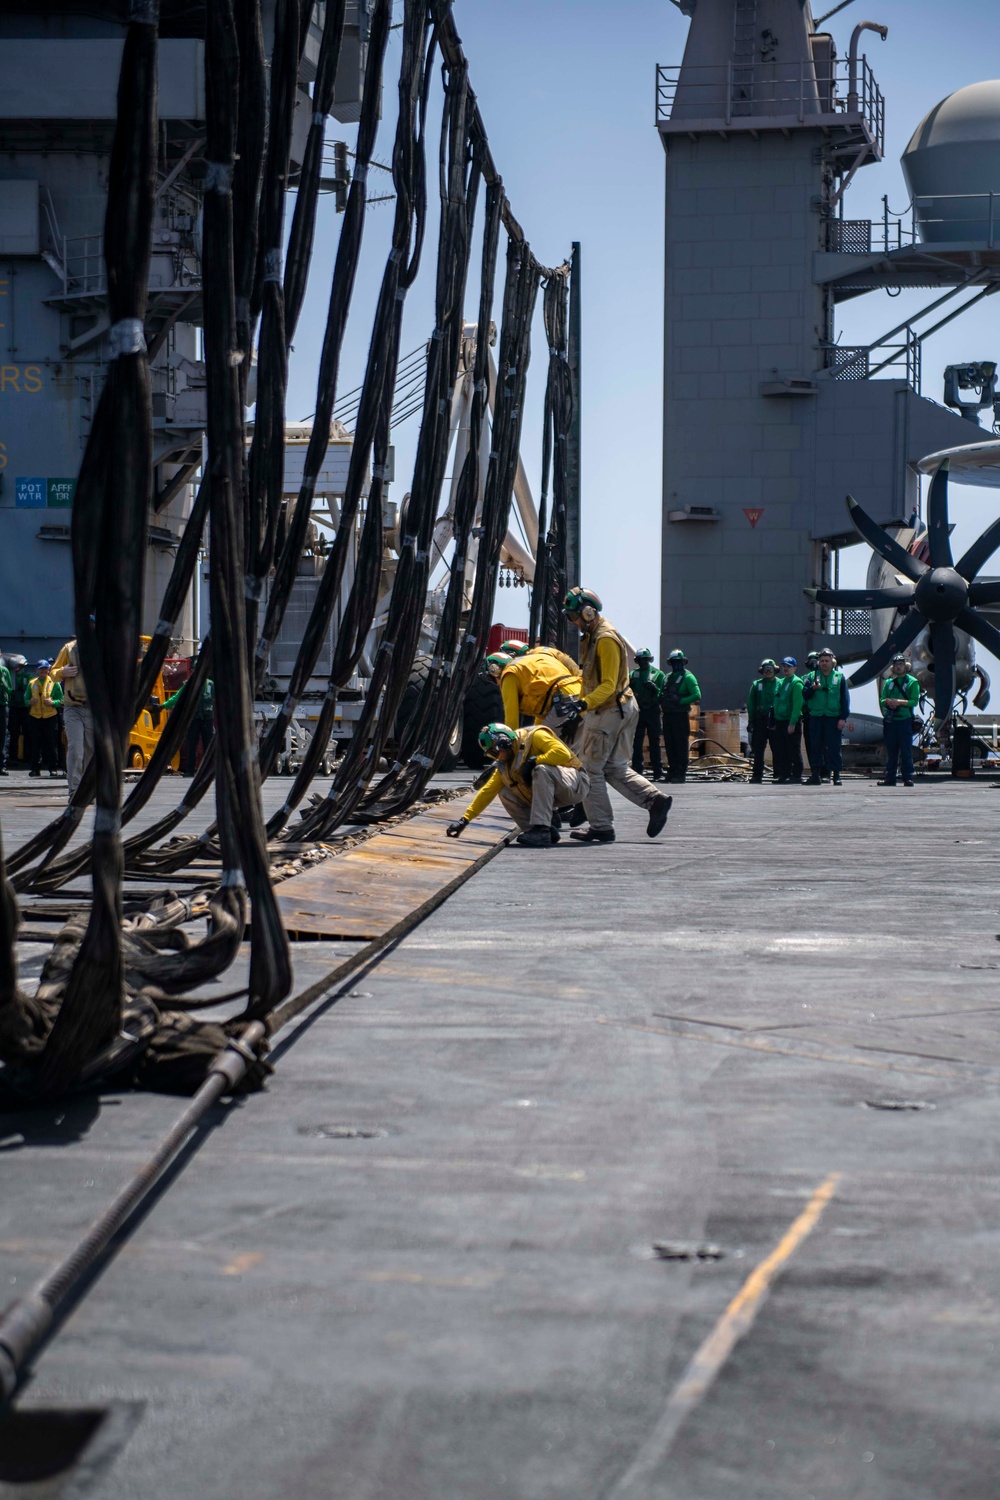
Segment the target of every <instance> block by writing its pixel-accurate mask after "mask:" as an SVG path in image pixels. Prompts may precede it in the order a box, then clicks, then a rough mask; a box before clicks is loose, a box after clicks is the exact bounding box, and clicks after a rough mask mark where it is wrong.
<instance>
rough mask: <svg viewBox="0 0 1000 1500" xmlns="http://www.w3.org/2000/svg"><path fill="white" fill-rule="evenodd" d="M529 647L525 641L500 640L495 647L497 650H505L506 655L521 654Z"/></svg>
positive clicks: (528, 649)
mask: <svg viewBox="0 0 1000 1500" xmlns="http://www.w3.org/2000/svg"><path fill="white" fill-rule="evenodd" d="M530 649H531V648H530V646H529V645H528V643H527V641H501V642H500V644H499V646H498V647H497V650H498V651H506V653H507V655H508V656H523V655H524V653H525V652H526V651H530Z"/></svg>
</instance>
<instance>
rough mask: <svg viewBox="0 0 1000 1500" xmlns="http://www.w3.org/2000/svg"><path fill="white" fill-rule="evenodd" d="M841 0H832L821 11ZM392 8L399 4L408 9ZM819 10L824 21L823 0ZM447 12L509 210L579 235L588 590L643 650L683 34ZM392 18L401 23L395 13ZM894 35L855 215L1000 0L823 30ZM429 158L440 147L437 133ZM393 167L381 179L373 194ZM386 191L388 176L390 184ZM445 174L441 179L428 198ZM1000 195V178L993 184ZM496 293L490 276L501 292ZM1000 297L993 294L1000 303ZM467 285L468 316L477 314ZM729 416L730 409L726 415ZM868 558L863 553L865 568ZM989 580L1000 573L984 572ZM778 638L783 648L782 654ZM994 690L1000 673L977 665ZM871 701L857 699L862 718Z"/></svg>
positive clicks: (518, 605) (376, 240)
mask: <svg viewBox="0 0 1000 1500" xmlns="http://www.w3.org/2000/svg"><path fill="white" fill-rule="evenodd" d="M829 3H833V0H829ZM396 8H397V11H401V8H402V7H401V4H399V3H398V0H397V7H396ZM815 8H816V10H817V11H818V13H820V14H822V11H823V10H824V9H825V8H827V6H826V5H825V4H823V3H822V0H817V4H816V7H815ZM454 12H455V18H456V23H457V27H458V30H459V33H460V35H461V37H462V40H463V44H464V47H465V51H466V54H467V56H468V58H469V61H470V74H471V80H472V85H473V88H474V89H475V91H476V93H477V95H478V97H479V101H480V107H481V110H482V113H483V117H484V120H485V122H486V128H487V131H488V134H489V137H490V141H491V144H492V148H493V153H494V157H495V159H496V161H497V164H498V166H499V169H500V171H501V173H502V175H503V178H504V182H505V184H506V187H507V192H508V195H509V198H510V200H511V204H512V206H513V209H514V212H515V214H516V215H517V217H518V219H519V221H520V222H521V224H522V225H523V227H524V229H525V231H526V233H527V235H528V238H529V239H530V241H531V243H532V246H533V248H534V249H535V252H536V254H537V255H538V257H539V259H540V260H542V261H544V262H547V263H550V264H555V263H557V262H558V261H559V260H561V259H562V258H563V257H564V256H566V255H568V254H569V250H570V245H571V243H572V241H573V240H579V241H580V242H581V245H582V255H583V276H582V286H583V560H584V565H583V581H584V582H586V583H588V584H590V585H591V586H592V587H594V588H596V589H597V590H598V591H599V592H600V593H601V594H602V596H603V598H604V601H605V605H606V608H607V611H608V613H609V614H610V616H611V617H612V618H613V619H614V620H615V621H616V622H617V623H619V624H620V625H621V627H622V628H623V629H624V630H625V631H626V632H627V634H628V635H629V636H630V637H631V638H632V639H633V640H635V641H636V642H639V641H642V642H648V643H649V644H650V645H652V646H653V647H654V649H656V646H657V642H658V638H659V546H660V467H661V447H660V444H661V386H662V380H661V361H662V278H663V171H664V167H663V150H662V147H661V145H660V141H659V138H658V136H657V132H656V129H655V124H654V106H653V90H654V70H655V66H656V64H657V63H672V62H679V61H680V58H681V55H682V52H683V47H684V38H685V36H686V33H687V26H688V23H687V21H686V20H685V18H684V17H683V16H682V15H681V14H680V12H679V11H678V10H677V9H676V8H675V6H674V5H672V4H671V3H669V0H618V3H617V4H615V5H613V6H609V5H607V4H602V5H598V4H596V3H594V0H456V3H455V7H454ZM397 19H398V16H397ZM862 19H871V20H875V21H881V22H883V23H884V24H886V25H887V26H888V27H889V38H888V40H887V41H886V42H884V43H883V42H881V41H880V40H879V39H878V37H877V36H875V35H871V36H869V37H867V38H865V42H864V48H865V50H866V52H867V54H868V56H869V60H870V62H871V63H872V66H873V68H874V70H875V73H876V77H877V79H878V81H879V84H880V85H881V88H882V91H883V93H884V95H885V98H886V129H887V149H886V159H885V161H884V162H883V163H882V164H881V165H880V166H869V167H866V168H865V169H864V170H863V171H862V172H861V173H859V175H858V177H857V178H856V179H855V184H854V185H853V186H852V187H851V189H849V193H848V200H847V204H846V213H847V214H848V216H850V217H865V216H868V215H871V216H872V217H880V216H881V212H882V205H881V198H882V194H883V193H886V194H888V196H889V202H890V204H891V206H892V207H893V208H896V209H901V208H903V207H905V205H906V201H907V194H906V190H905V187H904V185H903V178H902V174H901V172H900V169H899V156H900V153H901V151H902V149H903V147H904V146H905V144H906V142H907V140H908V139H909V136H910V135H911V133H912V131H913V129H914V127H915V126H916V125H917V123H918V121H919V120H920V119H921V117H922V116H923V115H924V114H925V113H926V112H927V110H928V109H930V108H931V107H932V106H933V105H934V104H935V103H937V101H938V100H939V99H942V98H944V97H945V95H947V94H949V93H951V92H953V91H954V90H955V89H957V88H961V87H962V86H963V85H964V84H967V83H973V82H976V81H978V80H979V79H982V78H985V77H990V76H992V75H993V74H994V73H995V71H996V70H997V66H998V65H997V63H996V61H995V59H997V58H1000V6H998V5H997V4H996V0H966V3H964V4H962V5H958V4H954V3H951V4H945V3H943V0H937V3H931V0H856V3H855V4H852V5H850V6H848V8H847V9H846V10H844V11H842V12H841V13H840V14H839V15H838V16H835V17H834V18H833V20H832V21H831V22H830V29H831V30H832V31H833V33H834V36H835V38H836V41H837V46H838V51H839V52H840V53H841V54H844V53H846V50H847V43H848V40H849V37H850V33H851V30H852V28H853V27H854V25H855V24H856V23H857V21H859V20H862ZM398 64H399V33H398V32H397V33H394V34H393V39H392V42H391V44H390V50H389V56H388V61H387V69H386V88H385V108H386V117H385V119H384V120H383V122H382V126H381V129H380V136H379V142H378V145H377V148H376V155H377V156H379V157H380V158H381V159H382V160H383V161H389V160H390V156H391V142H392V131H393V124H394V117H393V110H394V100H395V77H396V73H397V71H398ZM327 135H328V138H331V137H333V136H339V137H341V138H344V139H347V140H348V142H349V143H350V144H353V135H354V132H353V128H352V127H349V126H338V125H336V122H332V121H331V122H330V125H329V126H328V130H327ZM431 135H432V139H433V140H434V147H433V149H434V150H435V151H436V135H435V134H434V132H433V131H432V132H431ZM382 178H383V174H382V173H378V172H376V173H373V174H372V178H371V179H370V182H371V189H370V190H371V191H372V193H376V192H378V191H379V190H380V185H381V182H382ZM384 180H385V183H386V185H387V186H386V188H385V191H389V184H390V179H389V178H388V177H385V179H384ZM434 180H435V173H434V167H433V164H432V168H431V186H432V190H433V186H434ZM998 186H1000V184H998ZM390 226H391V205H389V204H385V205H381V206H376V207H373V208H372V209H371V210H370V211H369V214H368V217H367V224H366V241H365V247H364V254H363V262H362V271H361V274H360V275H359V278H358V286H357V291H356V294H355V300H354V307H353V316H352V321H351V326H350V329H349V332H348V338H347V343H346V347H345V354H344V361H343V368H342V379H341V389H342V390H347V389H348V388H349V387H351V386H353V385H356V384H357V383H358V381H359V380H360V378H361V373H362V371H363V367H364V358H365V354H366V350H367V338H368V331H369V328H370V324H371V315H372V309H373V306H374V300H375V294H376V291H377V286H378V281H379V278H380V276H381V271H382V266H383V263H384V258H385V252H386V248H387V244H388V235H389V230H390ZM338 233H339V220H338V217H337V215H336V213H335V212H334V210H333V205H332V201H331V200H329V199H325V200H324V201H323V208H322V212H321V219H320V244H319V246H318V248H317V254H316V259H315V262H314V267H313V275H312V279H311V284H310V291H309V295H308V299H307V303H306V308H305V311H304V314H303V318H302V322H301V325H300V329H299V333H298V336H297V338H296V347H295V354H294V356H293V361H292V368H291V387H290V399H289V417H290V418H292V419H295V418H299V417H302V416H305V415H307V414H308V413H310V412H311V411H312V408H313V389H314V382H315V370H316V363H317V360H318V354H319V344H320V339H321V335H322V326H323V321H324V318H325V311H326V299H327V294H328V288H329V276H330V270H331V267H332V263H333V256H334V253H335V250H336V239H337V234H338ZM434 248H435V245H434V234H433V233H432V234H431V235H430V236H429V239H428V244H427V247H426V250H425V259H424V265H423V267H422V271H421V276H420V279H419V282H418V284H417V286H416V287H415V288H414V290H413V292H412V293H411V296H410V299H409V301H408V303H407V318H406V328H405V331H404V337H403V350H404V352H405V351H406V350H409V349H412V348H414V347H416V346H417V345H418V344H420V343H421V342H422V341H423V339H424V338H426V336H427V333H428V331H429V329H430V328H431V327H432V326H433V315H432V296H433V259H434ZM499 291H500V285H499V280H498V298H499ZM933 295H934V294H933V293H931V292H917V293H904V294H902V295H901V296H900V297H897V298H894V299H889V298H888V297H887V296H886V294H885V293H874V294H871V295H869V296H867V297H863V298H858V299H857V300H856V301H855V302H853V303H851V304H849V305H848V307H846V308H845V309H844V310H843V313H842V316H841V319H840V324H839V326H840V328H841V329H842V330H843V341H844V342H845V343H855V342H858V343H865V342H869V341H870V340H871V339H872V338H874V337H877V336H878V335H880V334H881V333H883V332H885V331H886V330H887V329H888V328H890V327H892V326H893V325H894V324H896V323H898V322H900V321H902V319H903V317H904V316H906V314H907V311H908V310H916V309H917V308H919V307H920V306H922V305H923V304H924V303H926V302H929V301H930V300H931V299H932V297H933ZM998 301H1000V299H998ZM474 308H475V289H474V286H473V285H471V284H470V296H469V298H468V300H467V311H468V313H469V314H471V315H473V316H474ZM998 312H1000V308H998V307H997V306H995V305H994V303H993V301H992V299H990V300H987V301H986V302H985V303H983V304H980V306H979V308H977V309H976V311H975V312H974V313H973V314H970V316H969V317H968V318H967V319H965V320H962V319H959V320H958V321H956V323H954V324H953V325H951V326H950V327H949V328H947V329H945V330H943V331H942V332H941V333H940V334H938V335H936V336H935V337H934V338H932V339H930V340H928V342H927V343H926V344H925V346H924V365H923V368H924V384H923V393H924V395H927V396H930V397H932V398H934V399H936V400H940V399H941V392H942V375H941V372H942V370H943V368H944V366H945V365H946V364H948V363H951V362H953V361H958V360H973V359H1000V317H998ZM545 354H546V351H545V343H544V338H543V336H542V331H541V326H540V319H539V322H538V327H537V328H536V333H535V338H534V348H533V360H532V375H533V378H532V379H531V381H530V384H529V399H528V416H527V419H526V428H525V440H524V458H525V462H526V465H527V468H528V473H529V477H530V479H531V482H532V485H533V487H534V488H535V489H536V492H537V483H538V472H539V451H540V437H541V409H542V393H543V386H544V371H545V363H546V359H545ZM721 415H722V417H723V420H724V413H722V414H721ZM394 436H395V441H396V444H397V475H399V477H400V480H401V483H398V484H397V486H396V491H395V493H396V497H397V498H399V497H401V495H402V493H403V490H404V488H405V487H406V478H407V474H408V463H409V461H410V460H411V458H412V442H413V439H414V438H415V436H416V420H415V419H414V420H412V421H411V422H410V423H408V424H405V425H404V426H403V427H401V428H400V429H398V430H397V432H396V433H395V434H394ZM953 497H954V498H953V506H952V518H953V520H954V521H955V522H956V545H958V546H959V547H961V546H962V545H964V543H965V542H966V541H967V540H968V539H971V537H972V536H973V535H974V534H978V531H979V530H980V529H982V526H984V525H985V524H986V523H987V522H988V521H989V520H991V519H992V518H993V516H994V515H995V514H996V513H997V510H998V509H1000V494H998V495H997V496H996V497H994V495H993V494H992V492H985V491H975V490H960V489H957V488H956V489H955V490H954V492H953ZM867 556H868V552H867V549H866V548H860V547H859V548H857V549H855V551H854V552H853V554H852V563H855V564H856V566H857V570H858V572H859V573H863V570H864V567H865V565H866V563H867ZM993 567H994V568H996V570H997V571H1000V568H997V567H996V564H994V565H993ZM523 611H524V594H523V593H516V592H513V591H507V592H505V591H501V592H500V593H499V594H498V603H497V618H500V619H503V620H504V621H505V622H506V623H517V622H518V621H519V620H520V619H521V618H522V617H523ZM779 646H780V642H776V649H777V648H778V647H779ZM986 665H987V669H988V670H991V671H993V672H994V673H995V674H996V677H997V680H998V692H997V699H998V701H1000V664H998V663H996V662H992V661H988V662H987V663H986ZM859 706H860V705H859Z"/></svg>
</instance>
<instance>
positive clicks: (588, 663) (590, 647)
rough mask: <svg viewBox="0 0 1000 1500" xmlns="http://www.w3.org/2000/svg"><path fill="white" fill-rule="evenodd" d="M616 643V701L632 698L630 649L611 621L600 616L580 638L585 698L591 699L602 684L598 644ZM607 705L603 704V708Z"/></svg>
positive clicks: (618, 702)
mask: <svg viewBox="0 0 1000 1500" xmlns="http://www.w3.org/2000/svg"><path fill="white" fill-rule="evenodd" d="M608 640H611V641H615V642H616V643H617V645H618V676H617V679H616V681H615V691H614V701H615V703H617V704H620V703H621V700H622V699H623V698H624V697H626V696H628V697H631V695H632V694H631V689H630V688H629V685H628V647H627V646H626V644H625V642H624V641H623V640H622V638H621V636H620V635H619V634H618V632H617V630H616V629H615V627H614V626H613V625H612V623H611V621H610V620H606V619H605V618H604V616H603V615H598V617H597V622H596V624H595V625H594V626H593V628H592V629H591V630H587V631H585V632H584V633H583V635H581V637H580V665H581V666H582V668H583V696H584V697H585V698H588V699H589V697H590V695H591V693H593V692H595V691H596V689H597V688H598V687H599V686H600V682H601V667H600V663H599V662H598V660H597V644H598V642H599V641H608ZM604 706H605V705H604V704H602V705H601V707H602V708H603V707H604Z"/></svg>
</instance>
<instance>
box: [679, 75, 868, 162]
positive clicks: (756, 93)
mask: <svg viewBox="0 0 1000 1500" xmlns="http://www.w3.org/2000/svg"><path fill="white" fill-rule="evenodd" d="M656 123H657V126H658V128H659V130H660V132H661V133H662V134H697V133H698V132H699V131H702V130H711V131H719V130H726V131H728V130H755V131H762V130H787V129H789V128H792V127H795V126H812V127H817V128H820V129H825V130H828V131H831V132H836V133H838V134H841V133H847V134H852V135H857V136H858V137H859V139H860V140H862V141H864V142H866V143H867V144H868V146H869V147H870V149H871V152H872V155H873V156H875V157H878V158H880V157H881V156H882V153H883V149H884V145H885V100H884V99H883V97H882V91H881V89H880V88H879V86H878V84H877V83H876V82H875V76H874V74H873V73H872V70H871V67H870V66H869V64H868V61H867V59H866V58H864V57H861V58H859V59H858V60H857V64H856V66H855V67H853V68H852V66H851V64H850V61H849V60H848V59H846V58H845V59H837V60H834V61H831V62H824V61H823V60H817V61H815V62H813V61H810V60H809V59H803V60H802V61H801V62H799V63H783V62H767V61H763V62H755V63H751V64H749V65H747V66H738V65H737V64H735V63H726V64H711V65H705V66H691V65H685V64H683V63H677V64H669V65H666V66H664V65H662V64H661V65H660V66H658V67H657V69H656Z"/></svg>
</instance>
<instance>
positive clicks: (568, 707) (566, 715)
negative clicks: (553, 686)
mask: <svg viewBox="0 0 1000 1500" xmlns="http://www.w3.org/2000/svg"><path fill="white" fill-rule="evenodd" d="M555 710H556V718H557V719H562V720H563V721H564V722H565V723H566V724H567V726H568V725H570V724H575V723H576V721H577V719H581V718H582V717H583V715H584V714H585V713H586V711H587V705H586V702H585V701H584V699H583V698H557V699H556V704H555Z"/></svg>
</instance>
